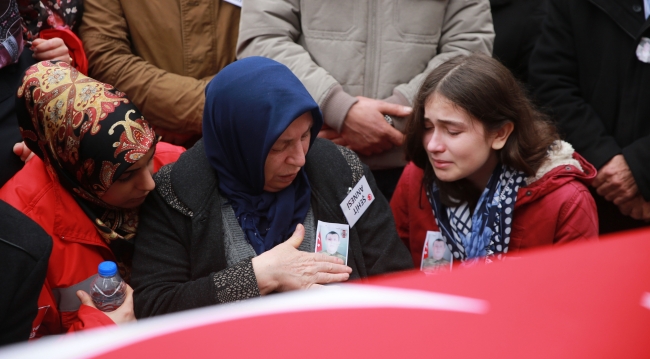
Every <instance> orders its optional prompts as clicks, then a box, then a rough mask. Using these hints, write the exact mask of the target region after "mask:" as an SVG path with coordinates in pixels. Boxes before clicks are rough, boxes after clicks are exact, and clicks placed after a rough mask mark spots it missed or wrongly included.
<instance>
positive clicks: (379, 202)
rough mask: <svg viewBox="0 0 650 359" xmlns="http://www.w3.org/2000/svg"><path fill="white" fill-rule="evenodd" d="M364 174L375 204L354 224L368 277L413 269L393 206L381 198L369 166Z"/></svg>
mask: <svg viewBox="0 0 650 359" xmlns="http://www.w3.org/2000/svg"><path fill="white" fill-rule="evenodd" d="M363 171H364V173H365V176H366V179H367V180H368V184H370V189H372V193H374V194H375V196H376V197H375V201H374V202H373V203H372V205H370V207H368V210H366V213H364V214H363V216H361V218H360V219H359V221H358V222H357V223H356V224H355V227H356V228H357V232H358V233H359V239H360V241H361V246H362V251H363V258H364V261H365V265H366V270H367V272H368V275H369V276H371V275H377V274H384V273H390V272H395V271H399V270H405V269H412V268H413V261H412V260H411V254H410V253H409V251H408V249H407V248H406V246H405V245H404V243H402V240H401V239H400V238H399V236H398V234H397V229H396V226H395V220H394V219H393V213H392V212H391V209H390V205H389V204H388V201H387V200H386V198H385V197H384V196H383V195H381V192H380V190H379V187H377V183H375V177H373V175H372V172H370V169H369V168H368V166H366V165H364V166H363Z"/></svg>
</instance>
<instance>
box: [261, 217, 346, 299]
mask: <svg viewBox="0 0 650 359" xmlns="http://www.w3.org/2000/svg"><path fill="white" fill-rule="evenodd" d="M304 235H305V227H303V226H302V224H298V226H296V230H295V232H294V233H293V235H292V236H291V238H289V239H287V240H286V241H285V242H284V243H281V244H279V245H277V246H275V247H274V248H273V249H271V250H269V251H266V252H264V253H262V254H260V255H259V256H257V257H255V258H253V270H254V271H255V277H256V278H257V285H258V286H259V289H260V294H262V295H264V294H268V293H271V292H274V291H277V292H284V291H289V290H295V289H308V288H312V287H313V286H314V285H317V284H324V283H334V282H343V281H346V280H347V279H348V278H349V277H350V273H351V272H352V268H350V267H348V266H346V265H344V264H343V261H342V260H340V259H339V258H336V257H331V256H328V255H325V254H322V253H307V252H302V251H299V250H298V247H299V246H300V244H301V243H302V240H303V237H304Z"/></svg>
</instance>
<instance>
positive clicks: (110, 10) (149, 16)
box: [79, 0, 240, 144]
mask: <svg viewBox="0 0 650 359" xmlns="http://www.w3.org/2000/svg"><path fill="white" fill-rule="evenodd" d="M239 13H240V8H239V7H238V6H236V5H233V4H232V3H229V2H227V1H224V0H217V1H210V0H159V1H132V0H84V15H83V18H82V24H81V27H80V29H79V33H80V36H81V40H82V41H83V44H84V49H85V51H86V55H87V56H88V63H89V73H90V76H92V77H93V78H95V79H97V80H99V81H102V82H105V83H110V84H113V85H114V86H115V87H116V88H118V89H119V90H120V91H123V92H125V93H126V94H127V96H128V97H129V98H130V99H131V100H132V101H133V103H134V104H135V105H136V106H137V107H138V108H139V109H140V110H141V111H142V113H143V114H144V116H145V118H146V119H147V121H148V122H149V123H150V124H151V125H152V126H154V127H155V129H156V132H157V133H158V134H162V135H163V141H167V142H172V143H176V144H188V141H191V139H192V138H194V139H196V138H197V137H198V136H199V135H200V134H201V120H202V116H203V105H204V103H205V95H204V90H205V86H206V85H207V84H208V82H210V80H211V79H212V77H213V76H214V75H215V74H217V72H219V71H220V70H221V69H222V68H224V67H225V66H226V65H228V64H229V63H231V62H232V61H234V60H235V46H236V42H237V33H238V29H239Z"/></svg>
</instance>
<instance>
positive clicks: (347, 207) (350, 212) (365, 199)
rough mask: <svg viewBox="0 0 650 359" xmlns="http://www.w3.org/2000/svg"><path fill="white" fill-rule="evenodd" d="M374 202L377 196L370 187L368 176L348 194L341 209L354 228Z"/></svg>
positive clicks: (362, 178)
mask: <svg viewBox="0 0 650 359" xmlns="http://www.w3.org/2000/svg"><path fill="white" fill-rule="evenodd" d="M374 200H375V195H374V194H373V193H372V190H371V189H370V185H368V180H367V179H366V176H363V177H361V180H360V181H359V182H358V183H357V185H356V186H354V188H353V189H352V191H350V193H348V195H347V197H345V199H344V200H343V202H341V209H342V210H343V214H344V215H345V218H346V219H347V220H348V223H349V224H350V227H353V226H354V224H355V223H357V221H358V220H359V217H361V215H363V213H364V212H365V211H366V209H368V207H369V206H370V204H371V203H372V202H374Z"/></svg>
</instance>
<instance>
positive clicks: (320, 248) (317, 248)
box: [316, 232, 323, 253]
mask: <svg viewBox="0 0 650 359" xmlns="http://www.w3.org/2000/svg"><path fill="white" fill-rule="evenodd" d="M321 250H323V245H322V244H321V242H320V232H318V237H316V253H318V252H320V251H321Z"/></svg>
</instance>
